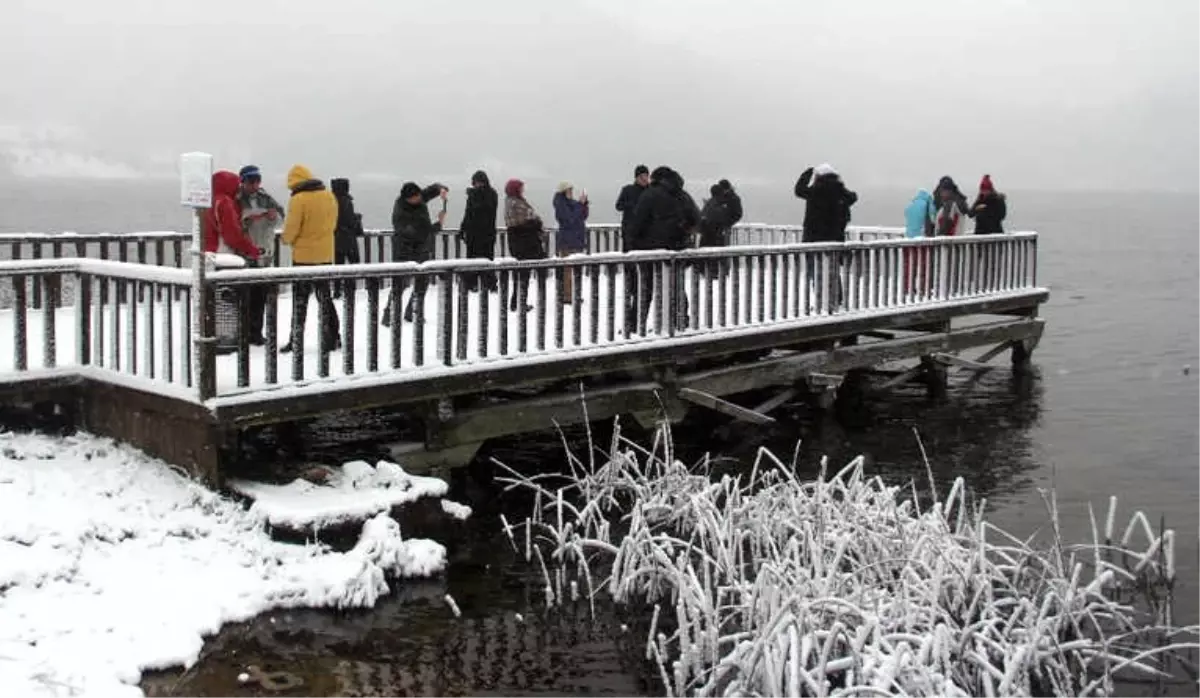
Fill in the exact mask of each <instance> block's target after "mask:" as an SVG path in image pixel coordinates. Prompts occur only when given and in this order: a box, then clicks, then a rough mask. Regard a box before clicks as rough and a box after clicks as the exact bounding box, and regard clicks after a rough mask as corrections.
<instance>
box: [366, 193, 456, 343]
mask: <svg viewBox="0 0 1200 698" xmlns="http://www.w3.org/2000/svg"><path fill="white" fill-rule="evenodd" d="M448 191H449V190H447V189H446V187H444V186H442V185H441V184H437V183H434V184H431V185H429V186H427V187H425V188H424V189H422V188H421V186H420V185H418V184H417V183H416V182H405V183H404V186H402V187H400V196H399V197H397V198H396V203H395V205H394V206H393V207H392V261H393V262H428V261H429V260H431V259H433V248H434V243H435V240H434V238H435V236H436V235H437V234H438V233H439V232H441V230H442V224H443V223H445V222H446V210H445V209H442V210H441V211H438V214H437V223H434V222H432V221H430V220H429V207H428V206H427V205H426V204H427V203H428V202H430V201H432V200H434V199H436V198H438V197H439V196H440V197H441V198H442V200H443V201H444V200H445V199H446V195H447V193H448ZM427 285H428V281H427V280H426V278H425V277H424V276H419V277H417V279H416V280H415V281H414V282H413V291H412V294H411V295H410V296H409V297H408V305H407V306H406V307H405V309H404V321H405V322H412V321H413V312H414V310H415V309H416V307H417V302H418V300H417V299H418V298H419V299H420V303H422V304H424V302H425V290H426V287H427ZM393 312H394V308H393V307H392V304H391V301H390V300H389V301H388V305H387V307H386V308H385V309H384V311H383V317H382V318H381V320H382V322H383V324H384V325H385V326H390V325H391V324H392V322H393V318H392V314H393Z"/></svg>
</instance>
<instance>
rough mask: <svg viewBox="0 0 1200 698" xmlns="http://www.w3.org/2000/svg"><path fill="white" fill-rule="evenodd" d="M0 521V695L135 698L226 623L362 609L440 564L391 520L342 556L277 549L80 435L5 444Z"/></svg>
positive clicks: (122, 452) (257, 527) (253, 518)
mask: <svg viewBox="0 0 1200 698" xmlns="http://www.w3.org/2000/svg"><path fill="white" fill-rule="evenodd" d="M363 465H365V464H363ZM367 467H368V468H370V466H367ZM351 470H352V471H353V470H354V469H353V468H352V469H351ZM359 470H361V468H360V469H359ZM371 470H372V472H373V475H374V476H377V475H378V469H371ZM385 470H386V468H385ZM393 474H394V473H393ZM406 477H407V476H406ZM425 484H428V483H425ZM0 512H2V513H0V687H3V688H4V689H5V691H4V693H5V694H6V695H21V696H25V695H72V694H76V695H77V694H79V693H87V694H100V695H140V694H141V691H140V689H138V687H137V682H138V681H139V679H140V676H141V672H142V671H143V670H146V669H155V668H165V667H170V666H176V665H189V664H190V663H191V662H194V661H195V660H196V658H197V657H198V655H199V652H200V649H201V646H202V644H203V638H204V636H205V635H207V634H211V633H215V632H217V630H218V629H219V628H220V627H221V625H222V624H224V623H229V622H236V621H242V620H246V619H249V618H251V617H253V616H255V615H258V614H260V613H262V612H264V611H267V610H269V609H273V608H290V607H301V606H305V607H335V608H348V607H369V606H372V605H373V604H374V603H375V601H376V599H378V598H379V596H381V595H384V594H387V593H388V591H389V588H388V582H387V579H386V577H387V575H389V574H391V575H397V576H416V575H426V574H431V573H433V572H436V571H438V570H440V569H442V568H443V567H444V565H445V552H446V551H445V549H444V548H443V547H442V546H441V545H440V544H438V543H436V542H434V541H429V540H421V539H414V540H404V539H403V538H402V536H401V532H400V527H399V525H398V524H397V523H396V522H395V521H394V520H392V519H391V518H389V517H388V515H387V513H386V512H385V513H379V514H376V515H375V516H374V518H371V519H369V520H367V521H366V523H365V524H364V526H363V533H362V537H361V539H360V540H359V542H358V544H357V545H356V546H355V547H354V548H353V549H352V550H350V551H347V552H345V553H336V552H332V551H330V550H329V549H328V548H325V547H324V546H318V545H307V546H299V545H291V544H286V543H279V542H275V541H273V540H271V538H270V537H269V536H268V534H267V533H266V530H265V529H266V526H265V520H264V514H263V513H261V512H259V511H255V510H249V511H248V510H247V509H245V508H244V507H243V506H242V505H241V504H240V503H238V502H235V501H233V500H231V499H228V498H225V497H222V496H220V495H218V494H216V493H213V492H211V491H209V490H207V489H205V488H203V487H201V486H200V485H198V484H196V483H194V482H192V481H190V480H188V479H187V478H186V477H184V476H183V475H181V474H179V473H177V472H175V471H174V470H172V469H171V468H170V467H169V466H168V465H166V464H165V463H163V462H161V461H158V460H154V459H152V458H149V457H147V456H145V455H144V454H142V453H140V452H138V451H136V450H134V449H132V448H129V447H126V446H122V445H118V444H116V443H114V442H112V441H110V440H107V439H101V438H97V437H93V436H89V435H76V436H71V437H67V438H58V437H49V436H44V435H36V434H12V433H0ZM293 516H294V515H293Z"/></svg>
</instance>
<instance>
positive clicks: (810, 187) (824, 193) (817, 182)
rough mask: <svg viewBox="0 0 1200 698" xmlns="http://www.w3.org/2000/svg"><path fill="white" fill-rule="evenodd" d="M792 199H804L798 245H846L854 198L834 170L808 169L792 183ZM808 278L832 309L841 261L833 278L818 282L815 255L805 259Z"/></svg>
mask: <svg viewBox="0 0 1200 698" xmlns="http://www.w3.org/2000/svg"><path fill="white" fill-rule="evenodd" d="M796 196H798V197H800V198H801V199H804V201H805V206H804V232H803V233H802V234H801V238H800V239H801V241H802V242H841V243H844V242H846V226H847V225H848V224H849V223H850V207H851V206H853V205H854V204H855V202H857V201H858V194H855V193H854V192H853V191H850V190H849V189H847V188H846V185H845V183H843V182H842V178H841V177H840V176H839V175H838V173H837V170H835V169H833V167H832V166H830V165H828V164H822V165H818V166H817V167H815V168H813V167H810V168H808V169H807V170H805V171H804V172H802V173H801V174H800V179H798V180H797V181H796ZM805 266H806V267H807V270H808V278H809V279H810V280H811V283H814V284H815V287H816V288H820V289H826V292H828V293H829V294H831V296H832V304H833V305H834V306H838V305H841V302H842V273H843V272H842V260H841V258H840V256H839V258H838V259H837V262H836V264H835V268H834V269H833V278H831V279H818V278H817V274H818V272H820V271H821V268H822V267H821V266H820V265H818V264H817V257H816V255H812V254H810V255H808V259H807V263H806V264H805Z"/></svg>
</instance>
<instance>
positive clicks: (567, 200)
mask: <svg viewBox="0 0 1200 698" xmlns="http://www.w3.org/2000/svg"><path fill="white" fill-rule="evenodd" d="M553 205H554V218H555V220H557V221H558V230H557V231H556V232H555V234H554V251H555V254H556V255H558V256H559V257H567V256H569V255H573V254H584V253H586V252H587V248H588V231H587V219H588V198H587V192H584V193H583V195H582V196H580V197H579V199H578V200H577V199H576V198H575V187H574V186H573V185H572V184H571V183H570V182H560V183H559V185H558V191H557V192H556V193H555V194H554V201H553ZM561 273H562V276H561V277H560V279H559V284H558V300H559V302H560V303H574V301H575V285H574V281H575V278H574V277H575V271H574V270H570V269H563V270H561Z"/></svg>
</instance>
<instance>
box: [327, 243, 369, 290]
mask: <svg viewBox="0 0 1200 698" xmlns="http://www.w3.org/2000/svg"><path fill="white" fill-rule="evenodd" d="M361 260H362V258H361V257H360V256H359V252H358V240H356V239H354V238H349V239H345V238H343V239H341V240H338V241H337V242H336V243H335V246H334V248H333V263H334V264H358V263H360V262H361ZM357 286H358V284H357V283H356V282H354V281H353V280H350V279H344V280H342V281H340V282H338V283H337V284H336V286H335V288H334V289H333V296H334V298H338V297H340V296H341V295H342V294H343V293H351V292H353V291H354V290H355V288H356V287H357Z"/></svg>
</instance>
